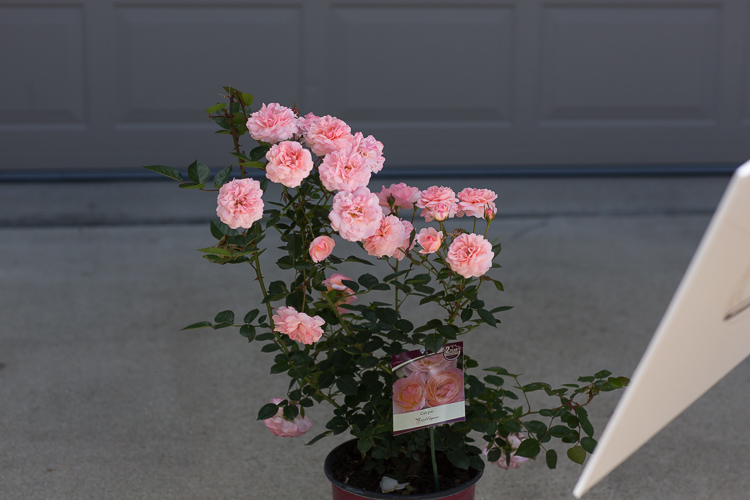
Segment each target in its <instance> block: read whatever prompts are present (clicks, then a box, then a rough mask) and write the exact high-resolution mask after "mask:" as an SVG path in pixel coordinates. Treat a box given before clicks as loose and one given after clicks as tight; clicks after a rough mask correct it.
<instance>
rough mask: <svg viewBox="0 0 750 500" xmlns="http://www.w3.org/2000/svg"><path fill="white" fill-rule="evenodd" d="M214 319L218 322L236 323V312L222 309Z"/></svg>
mask: <svg viewBox="0 0 750 500" xmlns="http://www.w3.org/2000/svg"><path fill="white" fill-rule="evenodd" d="M214 321H215V322H217V323H234V313H233V312H232V311H229V310H227V311H221V312H220V313H218V314H217V315H216V317H215V318H214Z"/></svg>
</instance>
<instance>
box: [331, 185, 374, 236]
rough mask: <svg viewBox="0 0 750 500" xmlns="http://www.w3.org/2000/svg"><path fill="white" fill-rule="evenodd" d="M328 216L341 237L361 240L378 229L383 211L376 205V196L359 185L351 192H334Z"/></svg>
mask: <svg viewBox="0 0 750 500" xmlns="http://www.w3.org/2000/svg"><path fill="white" fill-rule="evenodd" d="M328 218H329V219H330V220H331V227H332V228H333V230H334V231H338V233H339V234H340V235H341V237H342V238H344V239H345V240H348V241H362V240H364V239H365V238H369V237H370V236H372V235H373V234H375V231H377V230H378V228H379V227H380V221H381V220H382V219H383V211H382V210H381V209H380V205H378V197H377V196H376V195H375V194H372V193H370V190H369V189H367V188H366V187H361V188H358V189H357V190H356V191H354V192H352V193H350V192H348V191H340V192H338V193H336V196H335V197H334V198H333V207H332V208H331V212H330V213H329V214H328Z"/></svg>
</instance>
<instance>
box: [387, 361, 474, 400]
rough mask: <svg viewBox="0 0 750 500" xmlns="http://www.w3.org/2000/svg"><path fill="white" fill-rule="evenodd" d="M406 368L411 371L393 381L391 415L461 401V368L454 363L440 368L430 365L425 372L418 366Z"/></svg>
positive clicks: (462, 386)
mask: <svg viewBox="0 0 750 500" xmlns="http://www.w3.org/2000/svg"><path fill="white" fill-rule="evenodd" d="M432 357H438V356H432ZM439 357H441V358H442V356H439ZM424 359H427V358H424ZM410 364H413V363H410ZM407 366H409V365H407ZM409 371H410V372H411V373H409V375H408V376H407V377H404V378H400V379H398V380H396V381H395V382H394V383H393V413H394V414H401V413H408V412H412V411H418V410H421V409H422V408H435V407H436V406H442V405H447V404H451V403H458V402H461V401H463V400H464V376H463V371H462V370H461V369H460V368H456V367H455V365H453V366H450V365H449V366H447V367H445V368H442V369H435V367H429V368H428V370H427V371H423V370H421V369H418V368H417V369H416V370H409ZM407 373H408V372H407Z"/></svg>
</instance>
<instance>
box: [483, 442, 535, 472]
mask: <svg viewBox="0 0 750 500" xmlns="http://www.w3.org/2000/svg"><path fill="white" fill-rule="evenodd" d="M524 439H526V436H524V435H523V434H508V437H507V438H506V441H507V442H508V443H509V444H510V446H511V448H512V450H513V451H511V453H510V463H509V462H508V457H507V455H506V454H505V450H503V451H502V453H501V454H500V458H499V459H498V460H497V462H494V463H495V464H497V466H498V467H500V468H501V469H505V470H508V469H518V467H519V466H520V465H521V464H522V463H524V462H526V461H527V460H528V458H526V457H517V456H516V450H517V449H518V447H519V446H520V444H521V441H523V440H524ZM488 453H489V452H488V450H487V446H485V447H484V454H485V455H487V454H488Z"/></svg>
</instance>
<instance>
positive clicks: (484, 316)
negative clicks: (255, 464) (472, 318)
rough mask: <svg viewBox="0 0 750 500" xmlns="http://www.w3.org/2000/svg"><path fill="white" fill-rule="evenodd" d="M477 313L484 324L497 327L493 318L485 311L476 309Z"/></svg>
mask: <svg viewBox="0 0 750 500" xmlns="http://www.w3.org/2000/svg"><path fill="white" fill-rule="evenodd" d="M477 313H479V317H480V318H482V319H483V320H484V322H485V323H487V324H488V325H490V326H494V327H497V320H496V319H495V317H494V316H493V315H492V313H490V312H489V311H488V310H486V309H477Z"/></svg>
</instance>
